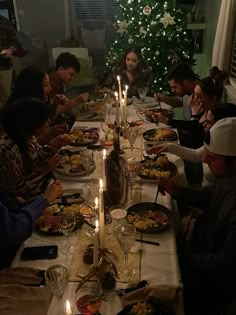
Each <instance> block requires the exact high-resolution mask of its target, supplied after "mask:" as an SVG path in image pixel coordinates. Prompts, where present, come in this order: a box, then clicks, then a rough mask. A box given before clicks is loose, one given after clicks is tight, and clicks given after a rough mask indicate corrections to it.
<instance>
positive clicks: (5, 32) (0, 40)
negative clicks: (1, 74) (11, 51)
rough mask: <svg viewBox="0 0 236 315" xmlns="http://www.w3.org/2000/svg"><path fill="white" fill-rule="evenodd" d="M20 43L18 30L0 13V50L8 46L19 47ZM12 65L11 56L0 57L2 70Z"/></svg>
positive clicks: (0, 68)
mask: <svg viewBox="0 0 236 315" xmlns="http://www.w3.org/2000/svg"><path fill="white" fill-rule="evenodd" d="M19 46H20V44H19V43H18V41H17V39H16V32H15V30H14V28H13V27H12V25H11V23H10V22H9V20H8V19H6V18H5V17H3V16H1V15H0V51H2V50H3V49H6V48H10V47H14V48H18V47H19ZM10 67H11V58H2V57H0V70H6V69H9V68H10Z"/></svg>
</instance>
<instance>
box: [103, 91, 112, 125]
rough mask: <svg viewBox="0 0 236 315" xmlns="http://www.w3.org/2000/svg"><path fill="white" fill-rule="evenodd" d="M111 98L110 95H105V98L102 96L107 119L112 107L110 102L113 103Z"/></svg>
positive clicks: (109, 116)
mask: <svg viewBox="0 0 236 315" xmlns="http://www.w3.org/2000/svg"><path fill="white" fill-rule="evenodd" d="M113 102H114V101H113V99H112V97H111V96H109V95H107V96H106V97H105V98H104V104H105V107H106V112H107V115H108V120H109V121H110V118H111V108H112V104H113Z"/></svg>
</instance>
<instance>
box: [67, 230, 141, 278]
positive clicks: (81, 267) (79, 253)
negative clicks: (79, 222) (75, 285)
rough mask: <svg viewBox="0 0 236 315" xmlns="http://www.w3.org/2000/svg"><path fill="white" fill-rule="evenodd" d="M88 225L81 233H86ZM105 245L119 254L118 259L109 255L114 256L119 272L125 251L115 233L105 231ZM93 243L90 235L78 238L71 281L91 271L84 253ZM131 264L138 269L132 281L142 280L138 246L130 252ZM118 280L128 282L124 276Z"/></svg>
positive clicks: (71, 266)
mask: <svg viewBox="0 0 236 315" xmlns="http://www.w3.org/2000/svg"><path fill="white" fill-rule="evenodd" d="M85 228H86V227H85V226H83V227H82V230H81V233H83V234H84V233H85V230H84V229H85ZM105 232H106V234H105V246H106V247H107V248H108V249H112V250H113V251H114V252H115V254H116V255H117V258H118V259H115V258H113V257H112V256H111V255H109V257H111V258H112V260H113V262H114V263H115V265H116V267H117V269H118V272H119V266H118V265H119V264H120V263H121V264H123V263H124V253H123V251H122V249H121V248H120V246H119V244H118V242H117V240H116V238H115V236H114V235H113V234H110V233H107V231H105ZM92 243H93V238H92V237H88V238H85V239H82V240H81V239H80V237H79V238H78V241H77V242H76V245H75V250H74V253H73V257H72V260H71V263H70V266H69V273H70V281H79V280H80V279H79V277H78V276H81V275H83V276H84V275H86V274H88V273H89V271H90V270H91V265H87V264H85V263H84V262H83V255H84V252H85V250H86V248H87V246H88V245H89V244H92ZM128 260H129V261H128V262H129V266H130V267H131V268H133V269H135V270H136V274H135V276H134V277H133V278H132V279H131V281H132V282H138V281H139V280H140V263H141V252H140V250H139V249H138V248H137V251H135V252H130V253H129V259H128ZM117 281H118V282H127V281H126V279H124V278H119V279H117Z"/></svg>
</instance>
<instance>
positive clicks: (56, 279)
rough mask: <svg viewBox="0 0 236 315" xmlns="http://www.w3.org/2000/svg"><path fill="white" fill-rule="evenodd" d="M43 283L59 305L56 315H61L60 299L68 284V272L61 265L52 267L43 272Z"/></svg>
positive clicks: (62, 312)
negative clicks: (44, 282)
mask: <svg viewBox="0 0 236 315" xmlns="http://www.w3.org/2000/svg"><path fill="white" fill-rule="evenodd" d="M45 281H46V284H47V286H48V288H49V290H50V291H51V292H52V293H53V294H54V295H55V296H56V298H57V300H58V304H59V310H58V312H57V315H63V314H64V311H63V307H62V297H63V294H64V292H65V289H66V287H67V284H68V282H69V271H68V269H67V268H66V267H65V266H63V265H53V266H51V267H49V268H48V269H47V270H46V271H45Z"/></svg>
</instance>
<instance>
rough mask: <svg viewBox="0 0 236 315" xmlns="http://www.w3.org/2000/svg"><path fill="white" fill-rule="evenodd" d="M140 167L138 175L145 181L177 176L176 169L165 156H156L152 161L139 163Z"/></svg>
mask: <svg viewBox="0 0 236 315" xmlns="http://www.w3.org/2000/svg"><path fill="white" fill-rule="evenodd" d="M140 164H141V167H140V171H139V173H138V175H139V176H140V177H142V178H145V179H154V180H155V179H157V178H160V177H173V176H175V175H176V174H177V167H176V165H175V164H174V163H172V162H170V161H169V160H168V158H167V157H166V156H163V155H161V156H156V157H155V158H154V159H148V158H147V159H145V160H142V161H140Z"/></svg>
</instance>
